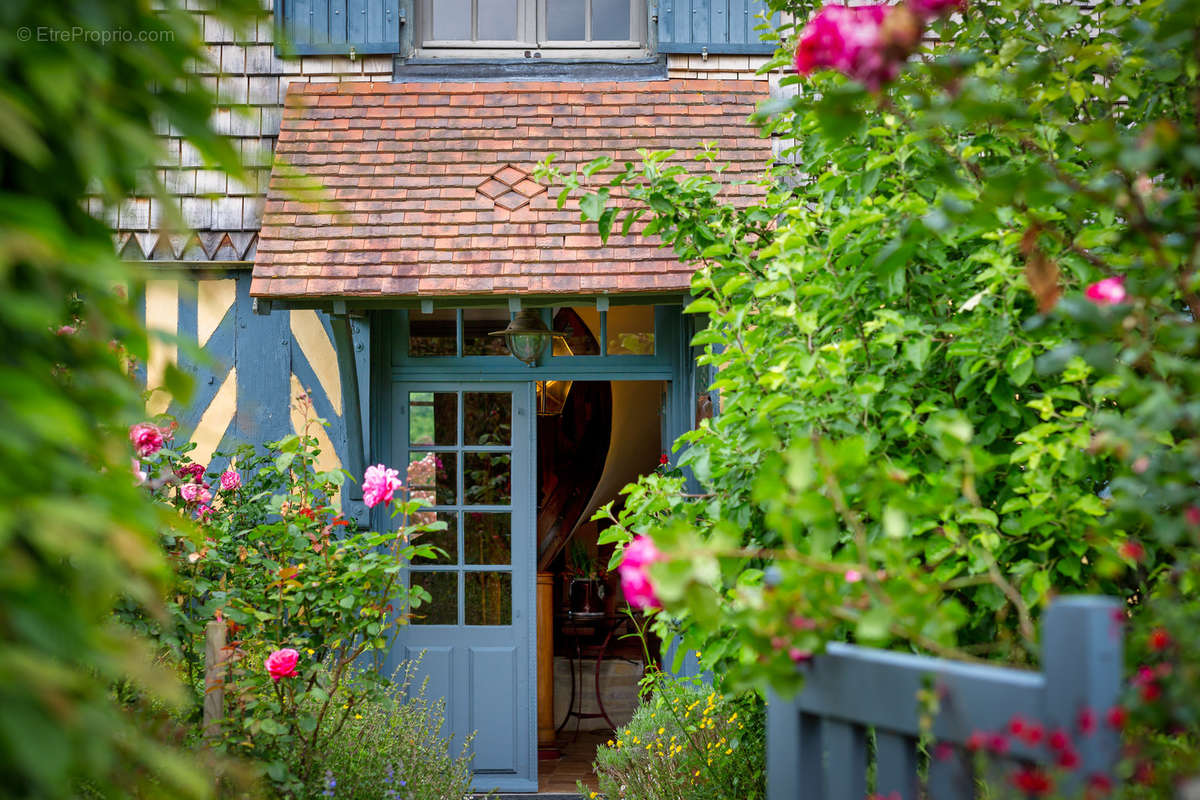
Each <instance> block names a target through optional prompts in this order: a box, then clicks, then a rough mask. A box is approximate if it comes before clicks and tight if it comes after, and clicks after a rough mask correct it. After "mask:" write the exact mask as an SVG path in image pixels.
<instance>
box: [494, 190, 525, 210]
mask: <svg viewBox="0 0 1200 800" xmlns="http://www.w3.org/2000/svg"><path fill="white" fill-rule="evenodd" d="M528 202H529V199H528V198H526V197H525V195H523V194H518V193H517V192H509V193H508V194H502V195H500V196H499V197H497V198H496V205H498V206H500V207H501V208H504V209H508V210H509V211H516V210H517V209H518V208H520V207H521V206H523V205H525V204H526V203H528Z"/></svg>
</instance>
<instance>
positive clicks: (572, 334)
mask: <svg viewBox="0 0 1200 800" xmlns="http://www.w3.org/2000/svg"><path fill="white" fill-rule="evenodd" d="M554 330H556V331H559V332H560V333H563V334H565V337H564V338H563V339H561V340H559V339H555V340H554V355H556V356H557V355H565V356H598V355H600V312H599V311H597V310H596V309H595V308H586V307H576V308H556V309H554ZM560 342H561V344H560ZM563 345H565V346H566V350H567V352H560V349H561V347H562V346H563Z"/></svg>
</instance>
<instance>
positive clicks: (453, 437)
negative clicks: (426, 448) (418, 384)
mask: <svg viewBox="0 0 1200 800" xmlns="http://www.w3.org/2000/svg"><path fill="white" fill-rule="evenodd" d="M457 429H458V396H457V395H455V394H453V393H442V392H439V393H437V394H434V393H433V392H410V393H409V395H408V443H409V444H447V445H452V444H457V443H458V436H457V433H458V431H457Z"/></svg>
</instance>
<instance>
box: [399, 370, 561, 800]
mask: <svg viewBox="0 0 1200 800" xmlns="http://www.w3.org/2000/svg"><path fill="white" fill-rule="evenodd" d="M395 388H396V394H395V395H394V396H395V398H396V400H395V403H396V405H395V414H396V416H395V425H394V428H393V431H394V433H393V453H394V454H395V457H394V463H397V464H407V465H408V475H407V480H406V483H407V484H408V485H409V486H411V487H412V489H413V491H414V493H415V496H417V497H419V498H420V499H422V500H423V501H424V502H425V503H426V504H427V506H428V509H429V510H428V511H427V512H424V513H428V514H430V515H431V516H432V515H436V518H437V519H439V520H441V521H444V522H445V523H446V526H447V527H446V530H445V531H444V532H441V533H437V534H426V536H427V537H429V538H427V539H426V541H431V542H432V543H434V544H436V545H438V546H439V547H441V548H442V549H443V550H445V551H446V555H445V556H439V557H438V558H434V559H428V560H422V561H417V562H414V563H413V564H412V565H411V566H410V568H409V569H408V571H407V573H408V580H409V581H411V583H412V584H416V585H420V586H423V587H425V589H426V590H428V592H429V593H430V595H432V597H433V601H432V603H429V604H427V605H423V606H421V607H420V608H418V609H415V610H414V617H413V619H412V624H411V625H409V626H408V627H406V628H404V629H403V630H401V632H400V636H399V639H398V640H397V646H396V649H395V651H394V653H395V654H396V657H401V658H406V659H410V660H411V659H416V658H418V657H419V656H421V655H422V653H423V654H424V655H423V661H422V663H421V676H422V677H426V676H427V677H428V679H429V684H428V689H427V695H428V696H429V697H431V698H437V697H445V698H446V722H445V728H444V729H443V733H444V734H448V735H452V736H453V737H454V739H455V744H453V745H452V746H453V747H457V746H458V743H461V741H462V740H463V737H465V736H467V735H470V734H471V733H472V732H474V733H475V739H474V742H473V745H472V751H473V752H474V761H473V763H472V766H473V768H474V772H475V788H476V789H478V790H489V789H499V790H501V791H506V792H534V791H537V728H536V713H535V707H534V704H535V695H534V694H533V688H534V685H535V669H536V664H535V660H534V647H535V644H536V642H535V638H536V627H535V624H536V619H535V613H534V596H535V569H534V550H535V532H534V525H535V519H534V509H535V498H534V469H535V466H536V462H537V458H536V454H535V451H534V425H533V419H534V387H533V384H532V383H527V382H526V383H477V382H472V383H399V384H397V385H396V387H395Z"/></svg>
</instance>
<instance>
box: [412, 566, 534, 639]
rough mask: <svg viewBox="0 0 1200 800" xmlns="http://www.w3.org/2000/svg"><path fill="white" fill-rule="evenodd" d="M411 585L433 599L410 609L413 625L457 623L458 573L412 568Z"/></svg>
mask: <svg viewBox="0 0 1200 800" xmlns="http://www.w3.org/2000/svg"><path fill="white" fill-rule="evenodd" d="M412 585H413V586H420V587H422V588H424V589H425V591H427V592H429V594H430V595H432V597H433V601H432V602H429V603H422V604H421V605H420V607H418V608H414V609H412V615H413V620H412V622H413V624H414V625H457V624H458V573H457V572H422V571H419V570H413V572H412ZM510 602H511V601H510Z"/></svg>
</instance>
